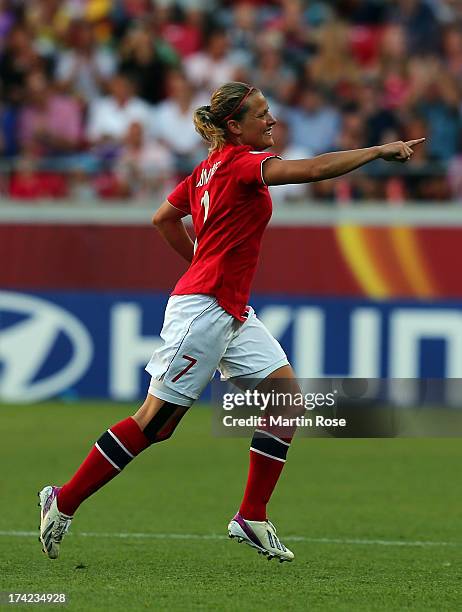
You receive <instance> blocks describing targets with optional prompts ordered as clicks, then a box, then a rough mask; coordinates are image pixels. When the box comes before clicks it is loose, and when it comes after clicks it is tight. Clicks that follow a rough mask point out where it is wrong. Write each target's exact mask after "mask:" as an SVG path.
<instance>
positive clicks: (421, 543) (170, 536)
mask: <svg viewBox="0 0 462 612" xmlns="http://www.w3.org/2000/svg"><path fill="white" fill-rule="evenodd" d="M69 535H71V536H77V537H84V538H114V539H119V540H120V539H125V540H128V539H144V540H227V539H228V536H225V535H218V534H197V533H129V532H127V533H116V532H112V533H102V532H90V531H80V532H73V533H70V534H69ZM34 536H37V532H36V531H0V537H17V538H29V537H34ZM284 540H287V541H288V542H307V543H310V544H351V545H358V546H414V547H426V546H428V547H438V546H441V547H453V548H459V547H461V546H462V542H433V541H431V540H414V541H412V540H372V539H371V540H369V539H367V538H310V537H308V536H286V537H285V538H284Z"/></svg>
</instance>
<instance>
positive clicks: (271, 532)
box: [228, 512, 294, 563]
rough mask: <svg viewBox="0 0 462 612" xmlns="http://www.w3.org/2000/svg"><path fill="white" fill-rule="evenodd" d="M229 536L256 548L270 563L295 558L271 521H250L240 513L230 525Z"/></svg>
mask: <svg viewBox="0 0 462 612" xmlns="http://www.w3.org/2000/svg"><path fill="white" fill-rule="evenodd" d="M228 535H229V537H230V538H236V539H237V541H238V542H239V544H240V543H241V542H245V543H246V544H248V545H249V546H252V548H256V549H257V551H258V554H261V555H265V556H266V557H267V559H268V561H270V560H271V559H273V558H274V557H276V558H277V559H279V561H280V562H281V563H282V562H283V561H292V560H293V558H294V553H293V552H292V551H291V550H289V549H288V548H286V547H285V546H284V544H283V543H282V542H281V541H280V540H279V538H278V537H277V535H276V528H275V527H274V525H273V524H272V523H270V522H269V521H248V520H246V519H245V518H244V517H243V516H241V515H240V514H239V512H238V513H237V514H236V516H235V517H234V518H232V519H231V521H230V523H229V525H228Z"/></svg>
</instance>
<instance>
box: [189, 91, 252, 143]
mask: <svg viewBox="0 0 462 612" xmlns="http://www.w3.org/2000/svg"><path fill="white" fill-rule="evenodd" d="M256 91H258V90H257V89H255V88H254V87H251V86H250V85H247V83H240V82H238V81H232V82H231V83H225V84H224V85H222V86H221V87H219V88H218V89H216V90H215V91H214V92H213V94H212V97H211V100H210V106H200V107H199V108H198V109H196V111H195V112H194V116H193V120H194V126H195V128H196V131H197V132H198V133H199V134H200V135H201V136H202V138H203V139H204V140H206V141H207V142H208V143H210V147H209V151H210V153H212V152H213V151H220V150H221V149H222V148H223V147H224V146H225V144H226V142H227V140H228V130H227V122H228V121H229V120H230V119H235V120H237V121H239V120H240V119H242V117H243V116H244V115H245V113H246V112H247V111H248V109H249V105H248V98H249V96H250V95H251V94H252V93H253V92H256Z"/></svg>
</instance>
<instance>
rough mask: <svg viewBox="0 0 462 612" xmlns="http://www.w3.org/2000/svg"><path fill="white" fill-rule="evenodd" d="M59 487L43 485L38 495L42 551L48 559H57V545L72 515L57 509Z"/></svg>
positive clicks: (66, 529) (69, 523) (65, 531)
mask: <svg viewBox="0 0 462 612" xmlns="http://www.w3.org/2000/svg"><path fill="white" fill-rule="evenodd" d="M58 491H59V487H53V486H47V487H44V488H43V489H42V490H41V491H40V493H38V496H39V499H40V501H39V504H38V505H39V506H40V536H39V541H40V542H41V543H42V550H43V552H44V553H45V554H46V555H47V557H49V558H50V559H57V558H58V555H59V546H60V544H61V540H62V539H63V537H64V535H65V534H66V533H67V531H68V530H69V527H70V525H71V521H72V516H67V515H66V514H63V513H62V512H60V511H59V510H58V505H57V502H56V499H57V495H58Z"/></svg>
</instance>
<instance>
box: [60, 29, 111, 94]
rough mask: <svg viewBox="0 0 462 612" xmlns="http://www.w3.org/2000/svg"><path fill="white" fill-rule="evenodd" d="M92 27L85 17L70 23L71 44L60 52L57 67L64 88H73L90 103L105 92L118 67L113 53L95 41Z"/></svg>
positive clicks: (68, 40)
mask: <svg viewBox="0 0 462 612" xmlns="http://www.w3.org/2000/svg"><path fill="white" fill-rule="evenodd" d="M93 28H94V26H93V25H92V24H91V23H89V22H87V21H85V20H83V19H78V20H75V21H73V22H72V23H71V24H70V27H69V30H68V32H67V35H66V40H67V47H68V48H67V49H65V50H64V51H62V52H61V53H60V55H59V57H58V60H57V64H56V71H55V76H56V79H57V81H58V84H59V86H60V87H61V88H62V89H63V91H66V92H74V93H75V94H78V95H79V96H80V97H81V98H82V99H83V100H84V101H85V102H87V103H89V102H92V101H93V100H94V99H95V98H97V97H98V96H100V95H101V94H102V93H103V90H104V88H105V86H106V83H107V81H108V79H109V78H110V77H111V76H112V75H113V74H114V72H115V68H116V66H115V60H114V56H113V54H112V53H111V52H110V51H109V50H107V49H104V48H101V47H98V46H97V45H96V40H95V36H94V30H93Z"/></svg>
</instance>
